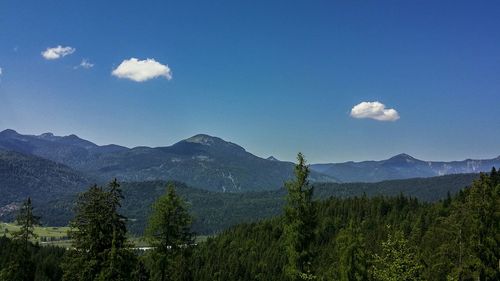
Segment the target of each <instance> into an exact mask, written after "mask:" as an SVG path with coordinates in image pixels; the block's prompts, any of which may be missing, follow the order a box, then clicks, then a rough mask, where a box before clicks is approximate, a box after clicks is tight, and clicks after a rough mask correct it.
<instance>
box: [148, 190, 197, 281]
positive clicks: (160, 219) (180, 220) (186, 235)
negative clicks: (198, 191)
mask: <svg viewBox="0 0 500 281" xmlns="http://www.w3.org/2000/svg"><path fill="white" fill-rule="evenodd" d="M191 223H192V217H191V215H190V214H189V212H188V210H187V207H186V206H185V203H184V201H183V200H182V199H181V198H180V197H179V196H178V195H177V194H176V192H175V188H174V185H173V184H169V185H168V187H167V193H166V194H165V195H163V196H161V197H160V198H159V199H158V200H157V201H156V202H155V203H154V205H153V212H152V214H151V216H150V217H149V223H148V226H147V229H146V237H147V239H148V241H149V243H150V245H151V246H152V247H154V248H155V249H154V252H153V253H152V255H153V260H155V261H156V265H155V268H156V270H155V272H154V273H155V274H154V275H153V277H154V280H161V281H166V280H171V279H170V278H169V276H168V272H169V271H170V270H172V269H173V268H174V267H175V266H174V265H173V263H174V262H175V260H176V259H178V258H179V254H181V250H182V248H185V247H189V246H190V245H191V244H192V243H193V233H192V232H191V230H190V228H191ZM181 270H182V269H181Z"/></svg>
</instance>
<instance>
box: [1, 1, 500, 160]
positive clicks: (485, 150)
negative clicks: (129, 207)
mask: <svg viewBox="0 0 500 281" xmlns="http://www.w3.org/2000/svg"><path fill="white" fill-rule="evenodd" d="M498 15H500V2H499V1H290V0H288V1H175V2H174V1H20V0H15V1H10V0H4V1H1V2H0V68H1V69H2V71H1V74H0V130H2V129H5V128H13V129H15V130H17V131H19V132H21V133H29V134H39V133H43V132H47V131H50V132H53V133H55V134H58V135H68V134H72V133H75V134H77V135H79V136H81V137H82V138H85V139H89V140H91V141H94V142H96V143H98V144H108V143H116V144H122V145H126V146H137V145H148V146H165V145H170V144H173V143H174V142H176V141H178V140H180V139H184V138H187V137H189V136H191V135H194V134H197V133H206V134H210V135H215V136H219V137H222V138H224V139H226V140H229V141H232V142H235V143H238V144H240V145H242V146H243V147H245V148H246V149H247V150H248V151H250V152H252V153H254V154H256V155H259V156H262V157H267V156H269V155H274V156H275V157H277V158H279V159H283V160H294V158H295V155H296V153H297V152H298V151H302V152H303V153H305V155H306V157H307V158H308V159H309V161H310V162H341V161H348V160H357V161H358V160H367V159H384V158H388V157H390V156H392V155H394V154H397V153H401V152H405V153H408V154H411V155H413V156H415V157H417V158H420V159H425V160H459V159H465V158H493V157H496V156H498V155H500V149H499V148H500V145H499V144H500V142H499V139H500V114H499V113H500V33H499V30H500V16H498ZM57 46H61V47H70V48H71V50H72V51H73V52H72V53H71V52H69V53H70V54H67V55H66V56H62V55H61V56H60V57H59V58H57V59H49V60H48V59H46V58H44V56H42V52H44V51H46V50H47V49H48V48H55V47H57ZM132 58H136V59H137V60H138V61H142V60H146V59H152V60H154V62H155V63H157V64H158V65H159V67H168V68H161V69H160V72H156V74H155V73H153V72H147V71H150V70H147V71H146V74H144V73H145V72H140V74H141V75H146V78H149V76H148V75H150V76H151V75H152V76H154V75H160V76H159V77H157V78H152V79H146V78H145V79H146V80H145V81H142V82H136V81H133V80H132V79H127V77H126V76H127V73H129V72H127V71H132V72H133V71H142V70H143V69H142V68H141V69H139V70H138V69H137V68H140V67H141V66H138V65H132V68H133V67H136V68H133V69H132V70H130V69H128V68H127V69H125V68H126V67H127V66H129V65H128V64H126V63H127V62H130V59H132ZM82 60H86V62H88V63H90V64H93V66H92V67H89V66H90V65H87V66H88V68H85V67H78V65H80V64H81V62H82ZM123 63H125V64H123ZM122 64H123V65H122ZM119 67H122V68H124V69H121V70H123V71H122V72H120V73H121V74H120V75H121V76H120V75H112V72H113V71H114V70H116V69H118V68H119ZM167 70H168V71H167ZM124 73H125V74H124ZM151 73H153V74H151ZM170 75H171V79H169V78H170ZM120 77H122V78H120ZM129 78H130V76H129ZM375 101H378V102H380V103H381V104H383V105H385V106H386V108H385V110H386V111H385V112H386V113H387V110H390V109H394V111H396V112H397V117H399V119H397V118H392V117H394V115H392V117H391V116H389V117H388V119H390V120H386V121H383V120H382V121H379V120H375V119H372V118H353V116H351V110H352V109H353V107H354V106H355V105H358V104H360V103H362V102H375ZM364 105H367V104H364ZM371 105H374V104H371ZM368 109H370V108H368ZM372 109H373V108H372ZM379 109H380V108H379ZM383 110H384V109H383V108H382V111H380V110H379V112H378V113H374V114H382V116H385V115H383V114H385V113H384V111H383ZM365 113H366V112H365ZM372 113H373V112H371V113H370V112H368V114H367V115H366V114H365V115H363V116H364V117H377V116H374V115H370V114H372ZM358 117H359V116H358ZM379 117H380V115H379ZM379 119H380V118H379ZM382 119H383V118H382ZM396 119H397V120H396ZM391 120H392V121H391Z"/></svg>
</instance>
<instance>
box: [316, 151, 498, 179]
mask: <svg viewBox="0 0 500 281" xmlns="http://www.w3.org/2000/svg"><path fill="white" fill-rule="evenodd" d="M492 167H496V168H499V167H500V156H499V157H497V158H494V159H487V160H472V159H466V160H463V161H452V162H442V161H440V162H434V161H423V160H419V159H416V158H413V157H412V156H410V155H408V154H404V153H402V154H399V155H396V156H394V157H391V158H389V159H387V160H382V161H363V162H352V161H351V162H345V163H329V164H313V165H311V166H310V168H311V170H313V171H316V172H318V173H322V174H325V175H328V176H331V177H334V178H336V179H338V180H340V181H341V182H379V181H383V180H393V179H408V178H426V177H435V176H443V175H449V174H466V173H479V172H488V171H490V170H491V168H492Z"/></svg>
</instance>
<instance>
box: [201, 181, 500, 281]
mask: <svg viewBox="0 0 500 281" xmlns="http://www.w3.org/2000/svg"><path fill="white" fill-rule="evenodd" d="M498 182H499V179H498V173H491V175H485V174H483V175H482V176H481V177H480V179H479V180H478V181H476V182H474V183H473V184H472V186H471V187H469V188H467V189H466V190H465V191H463V192H460V193H459V194H457V195H456V196H454V197H451V198H448V199H445V200H443V201H440V202H437V203H433V204H430V203H421V202H418V201H417V200H416V199H411V198H407V197H404V196H398V197H392V198H387V197H380V196H379V197H373V198H369V197H367V196H363V197H354V198H347V199H339V198H331V199H329V200H326V201H324V202H320V203H318V208H317V211H318V216H317V218H318V227H317V229H318V231H317V235H315V239H314V241H313V242H312V243H311V251H312V252H314V253H316V258H315V259H314V260H313V262H312V264H311V268H313V269H314V275H315V277H316V278H317V279H318V280H437V281H439V280H500V278H499V276H498V274H499V271H498V260H499V259H500V253H499V249H500V247H498V245H500V244H499V241H500V235H499V234H498V229H500V225H499V223H500V218H499V214H500V212H499V206H500V204H499V200H500V192H499V190H500V186H499V184H498ZM285 222H287V220H286V218H285V217H278V218H273V219H269V220H264V221H261V222H259V223H251V224H243V225H239V226H237V227H234V228H231V229H229V230H227V231H224V232H223V233H222V234H220V235H219V236H217V237H214V238H209V239H208V240H207V241H206V242H205V243H202V244H200V245H199V246H198V247H196V248H195V249H194V253H193V261H192V264H193V265H194V266H193V267H192V268H193V276H194V279H195V280H221V281H222V280H242V281H243V280H276V281H282V280H283V281H285V280H289V278H288V277H287V276H286V275H285V274H284V272H283V270H282V268H284V267H285V266H286V265H287V264H288V263H289V260H288V259H289V258H288V256H287V254H288V252H286V251H285V249H284V248H283V244H284V243H285V241H288V238H287V237H286V236H285V232H284V228H285V227H286V226H285V224H286V223H285ZM387 225H389V226H390V228H387ZM495 261H496V262H495ZM370 268H371V269H372V270H371V271H368V269H370Z"/></svg>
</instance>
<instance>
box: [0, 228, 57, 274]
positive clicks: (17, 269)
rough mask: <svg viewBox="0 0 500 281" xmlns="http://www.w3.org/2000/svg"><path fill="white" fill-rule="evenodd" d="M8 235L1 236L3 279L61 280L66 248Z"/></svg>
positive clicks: (0, 272) (0, 253)
mask: <svg viewBox="0 0 500 281" xmlns="http://www.w3.org/2000/svg"><path fill="white" fill-rule="evenodd" d="M25 249H26V248H25V245H24V243H21V242H20V241H14V240H11V239H9V238H6V237H0V280H1V281H32V280H36V281H57V280H61V276H62V271H61V268H60V261H61V256H62V255H63V253H64V249H62V248H57V247H39V246H37V245H33V244H32V243H29V244H28V249H27V250H25Z"/></svg>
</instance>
